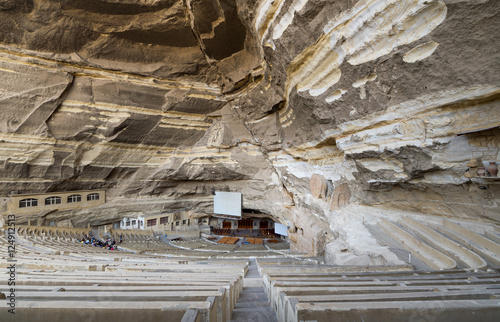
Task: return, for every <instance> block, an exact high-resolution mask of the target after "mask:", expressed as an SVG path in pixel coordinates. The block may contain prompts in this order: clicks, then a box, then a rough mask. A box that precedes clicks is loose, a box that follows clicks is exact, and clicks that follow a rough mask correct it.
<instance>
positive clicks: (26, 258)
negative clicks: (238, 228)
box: [0, 226, 248, 321]
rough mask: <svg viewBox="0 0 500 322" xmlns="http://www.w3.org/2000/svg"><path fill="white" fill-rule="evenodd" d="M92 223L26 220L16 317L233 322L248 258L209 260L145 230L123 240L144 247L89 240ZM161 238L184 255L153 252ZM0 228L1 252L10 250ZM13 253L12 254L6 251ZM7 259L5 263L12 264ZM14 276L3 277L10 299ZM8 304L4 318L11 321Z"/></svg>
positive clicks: (19, 237)
mask: <svg viewBox="0 0 500 322" xmlns="http://www.w3.org/2000/svg"><path fill="white" fill-rule="evenodd" d="M88 233H89V231H88V229H65V228H55V227H50V228H49V227H43V228H42V227H31V226H29V227H28V226H20V227H19V229H18V230H17V234H16V241H17V244H16V254H15V258H16V260H17V262H16V265H17V267H18V268H17V270H16V290H17V294H16V315H15V318H16V319H19V321H34V320H51V321H90V320H91V321H115V320H119V319H123V320H124V321H132V320H138V321H139V320H159V319H162V320H169V321H181V320H182V321H229V320H230V317H231V312H232V309H233V308H234V306H235V305H236V301H237V300H238V297H239V293H240V292H241V290H242V288H243V276H244V275H245V273H246V271H247V267H248V260H231V259H230V260H227V261H220V260H206V258H208V257H209V256H206V257H205V258H201V259H200V258H194V257H190V258H189V259H188V260H183V259H186V258H185V257H184V256H181V255H183V254H182V252H190V251H186V250H185V249H181V248H177V247H174V246H171V245H167V244H164V243H162V242H160V241H158V240H156V239H155V238H152V237H154V236H152V235H150V234H147V233H143V232H138V233H137V234H134V233H132V232H130V233H127V234H123V240H124V241H123V244H126V245H128V246H130V247H131V248H135V249H142V250H143V251H141V252H130V251H124V250H117V251H110V250H107V249H103V248H98V247H93V246H90V245H85V244H81V243H79V242H78V238H81V237H82V236H83V235H85V234H88ZM147 242H149V246H150V248H153V249H155V248H158V247H159V245H160V243H162V244H164V245H165V246H167V247H170V248H173V249H174V250H176V251H179V252H178V253H176V254H177V255H179V256H175V257H173V256H168V257H166V256H160V255H152V254H149V253H148V248H147ZM7 246H8V243H7V239H6V238H5V236H4V231H2V232H1V234H0V251H3V252H2V256H4V255H5V256H7V254H8V251H7ZM4 258H5V257H4ZM6 265H8V263H7V261H1V263H0V266H1V267H7V266H6ZM7 282H8V280H7V279H2V280H0V293H3V294H0V298H2V297H3V298H5V297H4V296H6V293H7V292H6V290H7V289H8V287H7ZM8 314H9V313H8V312H7V310H1V311H0V320H1V321H9V320H8V319H9V318H11V315H8Z"/></svg>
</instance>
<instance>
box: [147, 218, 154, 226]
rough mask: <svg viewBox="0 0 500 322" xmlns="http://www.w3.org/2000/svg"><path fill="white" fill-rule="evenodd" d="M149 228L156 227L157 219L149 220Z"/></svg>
mask: <svg viewBox="0 0 500 322" xmlns="http://www.w3.org/2000/svg"><path fill="white" fill-rule="evenodd" d="M147 226H148V227H151V226H156V218H155V219H148V222H147Z"/></svg>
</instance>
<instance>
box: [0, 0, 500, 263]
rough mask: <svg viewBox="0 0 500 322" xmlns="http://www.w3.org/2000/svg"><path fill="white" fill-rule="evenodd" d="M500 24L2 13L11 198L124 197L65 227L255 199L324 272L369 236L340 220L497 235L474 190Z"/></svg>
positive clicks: (407, 16) (252, 10)
mask: <svg viewBox="0 0 500 322" xmlns="http://www.w3.org/2000/svg"><path fill="white" fill-rule="evenodd" d="M499 12H500V5H499V2H498V1H495V0H489V1H488V0H463V1H455V0H444V1H435V0H432V1H429V0H426V1H424V0H401V1H394V0H376V1H365V0H358V1H355V0H349V1H327V0H309V1H308V0H274V1H271V0H260V1H248V0H183V1H180V0H177V1H176V0H125V1H115V0H85V1H83V0H44V1H41V0H19V1H11V0H0V111H1V112H2V117H1V118H0V195H2V196H7V195H8V194H9V193H10V192H11V191H18V192H20V193H38V192H55V191H67V190H89V189H106V190H107V202H106V203H105V204H104V205H103V206H100V207H97V208H95V209H85V210H72V211H56V212H53V213H50V214H49V215H47V216H46V218H47V220H70V221H71V222H72V224H73V225H74V226H84V225H86V224H87V223H91V224H94V225H98V224H103V223H109V222H112V221H115V220H119V219H120V218H123V217H124V216H135V215H137V214H142V215H148V214H158V213H159V212H162V211H171V212H175V211H181V210H190V211H193V212H196V213H202V212H206V213H211V212H212V211H213V199H212V194H211V192H212V190H213V189H215V190H226V191H239V192H242V194H243V208H244V210H248V211H254V212H258V213H263V214H267V215H270V216H272V217H274V218H275V219H276V220H277V221H279V222H281V223H283V224H285V225H286V226H288V227H289V234H290V240H291V242H292V247H294V248H295V249H298V250H302V251H306V252H308V253H310V254H315V255H321V254H322V253H323V252H324V250H325V247H326V245H327V244H328V243H329V242H331V241H332V240H333V239H334V238H344V241H343V242H342V243H344V242H347V243H348V241H349V240H350V239H349V236H348V235H349V233H350V232H349V229H350V228H349V227H351V226H352V227H357V228H353V229H362V228H359V227H361V226H362V225H355V224H353V223H348V222H347V221H348V219H346V220H345V221H343V220H342V219H341V218H344V217H345V218H348V217H346V216H350V215H351V214H352V213H353V210H352V209H350V208H349V207H351V206H353V205H354V206H358V205H359V206H362V207H360V208H356V209H358V210H359V211H360V212H363V215H364V216H370V209H377V213H378V212H380V211H381V210H380V209H387V210H390V211H399V212H412V213H417V214H423V215H434V216H444V217H449V218H462V219H470V220H476V221H482V222H498V221H499V220H500V216H499V214H500V211H499V208H498V202H500V185H498V181H490V182H488V183H486V184H483V186H487V189H482V188H481V189H480V188H479V185H478V184H477V182H473V181H472V180H469V179H468V178H466V177H465V176H464V172H465V170H466V169H467V166H466V163H467V161H468V160H470V159H472V158H481V159H482V160H483V161H484V162H487V161H496V162H498V161H500V129H499V127H500V107H499V99H500V73H499V68H498V67H499V66H498V62H499V61H500V54H499V51H498V48H499V47H500V44H499V40H498V36H497V35H498V30H500V17H499ZM314 174H315V175H318V176H321V177H322V178H323V179H324V181H323V179H321V182H322V185H320V188H321V191H322V194H320V198H316V197H315V196H313V195H312V193H311V184H310V179H311V177H312V176H313V175H314ZM318 189H319V188H318ZM316 195H318V193H316ZM2 207H4V208H5V204H2ZM4 208H3V209H4ZM346 209H347V210H346ZM361 209H362V210H361ZM2 211H3V210H2ZM358 215H359V213H358ZM37 216H38V214H33V215H32V216H31V217H30V216H26V218H20V219H19V224H21V223H22V221H23V220H25V222H27V220H28V219H29V218H37ZM352 218H353V219H352V220H357V219H356V218H358V217H356V216H355V215H353V216H352ZM342 243H340V242H337V244H339V245H340V244H342ZM342 245H343V244H342ZM342 247H344V246H342ZM362 252H363V251H362V250H359V254H360V255H363V256H364V255H366V254H362ZM380 253H381V252H379V253H378V254H368V255H370V256H372V255H373V256H372V258H380V256H379V254H380ZM377 263H378V262H377Z"/></svg>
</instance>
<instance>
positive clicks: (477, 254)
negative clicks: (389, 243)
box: [378, 218, 500, 270]
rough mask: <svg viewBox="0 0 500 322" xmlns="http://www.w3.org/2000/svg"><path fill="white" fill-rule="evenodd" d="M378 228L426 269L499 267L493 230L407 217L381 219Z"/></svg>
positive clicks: (499, 247) (499, 250) (499, 253)
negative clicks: (471, 228) (393, 219)
mask: <svg viewBox="0 0 500 322" xmlns="http://www.w3.org/2000/svg"><path fill="white" fill-rule="evenodd" d="M378 229H380V230H381V231H382V232H383V234H384V235H385V236H390V238H391V240H393V241H395V242H396V243H398V244H399V245H400V247H402V248H404V249H405V250H406V251H407V252H409V253H411V254H412V255H414V256H415V257H416V258H417V259H418V260H420V261H421V262H422V263H423V264H425V265H426V267H428V268H430V269H434V270H447V269H454V268H463V269H486V268H487V267H488V266H489V267H494V268H499V267H500V237H498V234H497V233H496V232H495V230H485V229H483V230H482V232H478V231H473V230H470V229H468V228H466V227H465V226H463V225H461V224H458V223H455V222H452V221H450V220H442V221H441V224H439V225H438V224H435V223H428V224H424V223H422V222H420V221H417V220H414V219H411V218H401V219H400V220H398V221H397V222H390V221H388V220H386V219H383V218H381V219H380V222H379V224H378ZM385 236H384V238H387V237H385Z"/></svg>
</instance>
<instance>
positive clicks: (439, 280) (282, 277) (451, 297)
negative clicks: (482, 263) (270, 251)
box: [261, 265, 500, 322]
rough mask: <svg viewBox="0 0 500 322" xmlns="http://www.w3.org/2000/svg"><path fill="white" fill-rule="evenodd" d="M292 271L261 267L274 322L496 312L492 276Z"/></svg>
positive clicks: (498, 287) (497, 287) (498, 293)
mask: <svg viewBox="0 0 500 322" xmlns="http://www.w3.org/2000/svg"><path fill="white" fill-rule="evenodd" d="M297 267H299V265H295V266H293V267H291V268H290V270H288V267H287V266H285V265H279V266H278V265H277V266H271V265H268V266H265V265H263V266H262V267H261V272H262V275H263V282H264V288H265V290H266V293H267V295H268V297H269V300H270V303H271V306H272V308H273V309H274V310H275V311H276V313H277V315H278V320H279V321H287V322H288V321H307V320H315V321H344V320H353V321H354V320H364V321H381V320H384V321H387V320H391V319H394V320H406V319H408V318H410V317H411V316H412V314H413V316H415V317H418V316H420V315H421V316H422V317H425V316H426V315H429V314H430V315H432V316H433V317H434V314H436V316H446V317H447V318H448V316H449V314H453V312H454V310H456V309H457V307H459V306H460V305H462V310H463V315H460V314H459V315H457V317H456V318H457V321H467V320H468V319H470V317H471V316H475V318H474V320H481V321H483V320H484V321H488V319H490V318H492V317H493V316H495V314H499V313H500V305H498V303H500V302H499V301H498V300H499V299H500V273H499V272H497V271H495V272H491V273H485V272H478V273H471V272H466V271H450V272H446V273H442V272H433V273H428V272H421V273H414V272H401V271H400V272H394V273H390V272H374V273H362V272H358V273H356V272H349V271H346V272H342V271H341V269H340V268H336V270H337V272H335V271H334V270H335V268H331V271H330V272H326V271H325V269H323V270H321V269H320V268H319V267H318V270H317V271H314V270H313V269H309V270H308V268H309V267H308V266H301V267H302V268H303V269H304V271H302V272H301V273H299V272H297V270H296V269H297ZM493 299H495V300H493ZM398 307H400V308H401V312H399V313H398V311H397V308H398ZM398 314H401V315H398Z"/></svg>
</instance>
